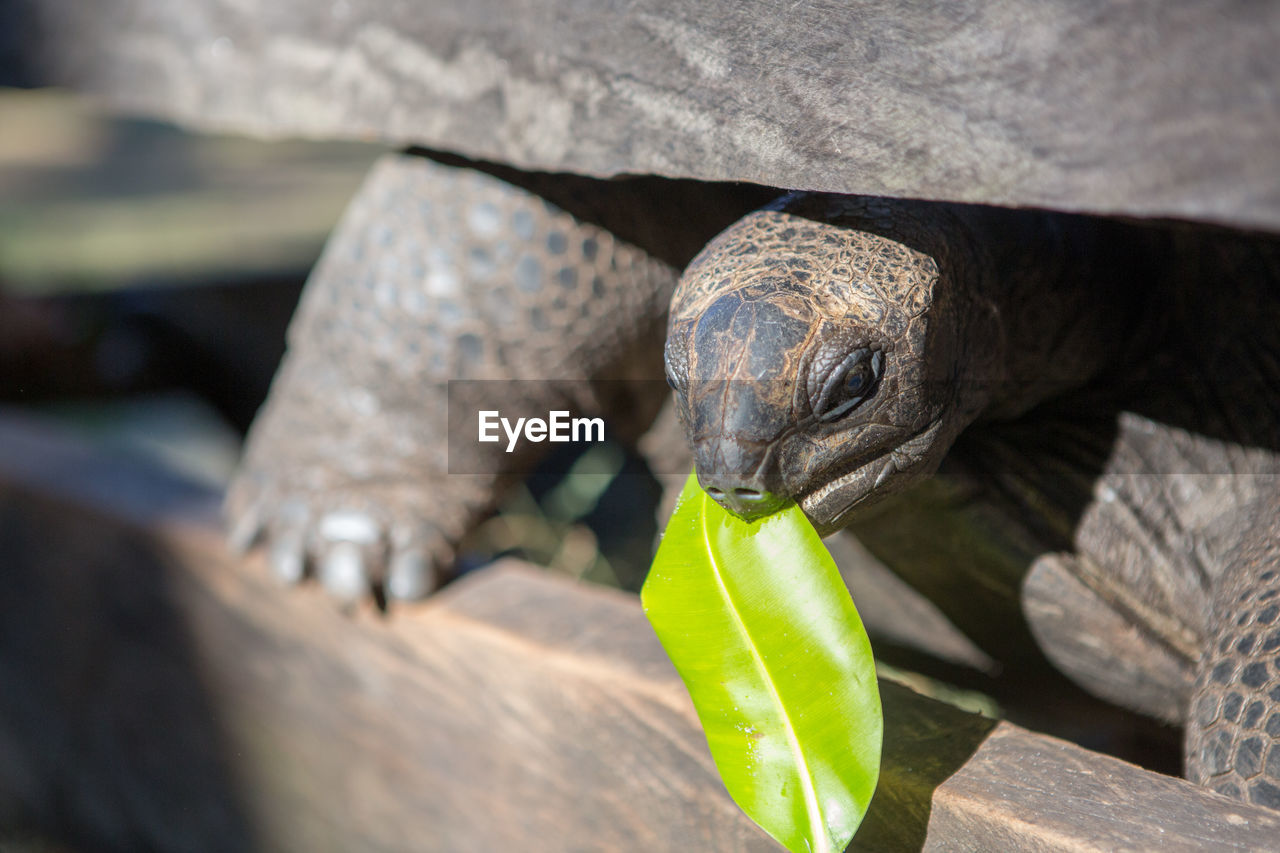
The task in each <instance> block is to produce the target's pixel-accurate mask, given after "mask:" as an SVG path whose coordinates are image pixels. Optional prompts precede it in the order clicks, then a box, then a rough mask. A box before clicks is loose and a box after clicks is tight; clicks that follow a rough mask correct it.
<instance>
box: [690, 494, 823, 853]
mask: <svg viewBox="0 0 1280 853" xmlns="http://www.w3.org/2000/svg"><path fill="white" fill-rule="evenodd" d="M699 500H701V501H702V502H703V504H702V512H699V513H698V516H699V519H698V523H699V525H700V526H701V528H702V542H703V545H704V546H705V548H706V552H707V559H708V560H709V561H710V562H711V573H712V575H713V576H714V577H715V579H716V586H717V587H719V588H720V595H721V596H722V597H723V598H724V601H725V605H726V609H728V611H729V614H730V615H731V616H732V617H733V624H734V626H735V627H736V628H737V629H738V633H739V634H740V635H741V636H742V638H743V641H744V642H745V643H746V646H747V649H748V650H749V651H750V652H751V659H752V661H753V662H754V663H755V666H756V669H757V670H758V671H759V672H760V674H761V676H762V678H763V680H764V683H765V686H766V687H767V688H768V689H769V696H770V697H772V699H773V702H774V705H775V706H776V707H777V709H778V716H779V717H780V718H781V719H782V728H783V730H784V731H785V732H786V733H787V745H788V746H790V747H791V752H792V754H793V755H794V756H795V759H796V763H797V764H798V765H799V766H800V767H801V768H802V769H803V773H801V774H800V784H801V786H802V787H803V788H804V802H805V811H806V812H807V813H808V815H809V832H810V835H811V836H812V837H813V839H814V840H815V841H816V842H817V844H818V851H819V853H824V851H829V850H830V849H831V847H830V843H829V840H828V838H827V831H826V825H825V822H824V821H823V820H822V810H821V808H820V807H819V805H818V792H817V785H816V783H815V782H814V779H813V774H812V772H811V771H810V770H809V762H808V761H806V760H805V757H804V751H803V750H802V749H801V748H800V739H799V737H797V735H796V732H795V728H794V727H793V726H792V724H791V716H790V715H789V714H788V713H787V709H786V706H785V705H784V704H783V702H782V696H781V695H779V693H778V690H777V688H776V687H774V684H773V677H772V675H771V674H770V672H769V667H767V666H766V665H765V662H764V658H762V657H761V656H760V653H759V651H757V649H756V645H755V642H754V641H753V640H752V638H751V634H750V632H748V631H747V626H746V625H744V624H743V622H742V618H741V617H740V616H739V615H738V611H737V608H736V607H735V606H734V602H733V596H731V595H730V594H729V588H728V586H726V585H725V582H724V577H723V576H722V575H721V572H720V564H719V563H718V562H717V561H716V556H715V551H714V550H713V549H712V547H711V533H710V531H708V530H707V515H708V513H707V511H706V508H707V503H706V501H707V497H706V496H705V495H701V496H699Z"/></svg>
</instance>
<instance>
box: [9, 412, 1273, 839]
mask: <svg viewBox="0 0 1280 853" xmlns="http://www.w3.org/2000/svg"><path fill="white" fill-rule="evenodd" d="M33 430H35V431H36V432H38V435H36V436H34V437H33V436H32V435H30V433H31V432H32V431H33ZM22 433H27V434H28V435H27V437H26V438H19V436H20V435H21V434H22ZM75 471H82V472H84V473H85V474H86V476H87V477H88V479H90V480H91V481H92V482H89V483H77V482H76V478H75V477H74V472H75ZM215 500H216V495H212V494H210V493H208V492H207V491H205V492H201V491H200V490H199V489H196V488H194V487H191V486H189V485H184V486H180V485H179V484H177V483H175V481H174V478H172V477H170V476H166V475H159V474H157V472H155V471H152V470H148V469H146V468H145V467H140V466H139V465H137V464H125V462H124V461H123V460H120V459H114V460H112V459H104V458H102V455H101V454H100V453H95V452H94V451H93V450H92V449H87V448H84V447H83V446H79V445H77V444H75V443H73V442H68V441H66V440H64V439H61V438H59V437H58V436H56V435H55V434H53V433H51V432H50V430H49V429H48V428H47V427H44V426H39V427H33V425H32V423H31V422H29V421H23V420H21V419H17V420H15V419H13V418H5V419H3V420H0V555H3V559H0V588H3V589H4V590H5V595H3V596H0V695H2V696H3V697H4V701H3V702H0V822H3V823H12V822H18V821H21V822H25V823H26V824H27V825H34V826H37V827H39V828H41V829H43V830H44V831H45V832H48V833H56V834H60V835H61V836H63V837H64V838H66V839H67V840H69V841H71V842H72V843H74V844H79V845H81V846H84V847H86V848H90V849H120V850H132V849H143V848H155V849H165V850H193V851H194V850H227V849H243V850H252V849H272V850H276V849H279V850H307V851H312V850H319V851H325V850H352V849H359V850H372V851H380V850H388V851H390V850H408V849H414V850H480V849H484V850H489V849H495V850H496V849H504V848H513V849H514V848H519V849H526V850H549V851H550V850H557V851H559V850H566V849H581V850H587V849H612V850H646V851H647V850H674V849H699V850H772V849H777V848H776V845H774V844H773V842H772V841H771V840H769V839H768V838H767V837H765V836H764V835H763V834H762V833H761V832H760V831H759V830H758V829H756V828H755V827H754V826H753V825H752V824H750V822H749V821H747V820H746V818H745V817H743V816H742V815H741V813H740V812H738V810H737V808H736V807H735V806H734V805H733V804H732V802H731V801H730V800H729V799H728V797H727V796H726V795H725V793H724V791H723V788H722V787H721V786H720V783H719V781H718V779H717V778H716V775H715V772H714V768H713V766H712V764H711V761H710V757H709V755H708V753H707V750H706V745H705V742H704V741H703V739H702V736H701V733H700V731H699V729H698V727H697V725H696V720H695V718H694V716H693V712H692V709H691V707H690V705H689V702H688V698H687V696H686V694H685V692H684V690H683V687H682V686H681V685H680V683H679V681H678V679H677V678H676V676H675V674H674V672H673V670H672V669H671V667H670V665H669V664H668V663H667V661H666V659H665V657H664V655H663V653H662V651H661V649H660V648H659V647H658V645H657V642H656V640H655V639H654V637H653V635H652V632H651V631H650V630H649V628H648V625H647V624H646V623H645V621H644V618H643V615H642V614H641V613H640V610H639V606H638V603H637V602H636V600H635V598H634V597H632V596H628V595H624V594H621V593H617V592H613V591H609V590H603V589H598V588H592V587H588V586H581V585H574V584H572V583H569V582H567V581H565V580H563V579H560V578H556V577H553V576H550V575H549V574H547V573H545V572H540V571H537V570H534V569H531V568H528V567H524V566H522V565H517V564H511V563H508V564H506V565H505V566H499V567H495V568H493V569H488V570H484V571H482V572H479V573H477V574H476V575H474V576H471V577H468V578H465V579H463V580H462V581H460V582H459V583H457V584H455V585H454V586H452V587H451V588H450V589H449V590H448V591H446V592H445V593H444V594H442V595H440V596H438V597H437V598H435V599H433V600H432V601H431V602H430V603H429V604H427V605H425V606H422V607H417V608H403V609H402V610H400V611H398V612H396V613H394V614H393V615H392V616H391V617H390V618H382V617H379V616H378V615H377V614H374V613H371V612H367V611H360V612H357V613H355V614H351V615H343V614H342V613H340V612H338V611H337V610H336V609H335V608H334V607H333V606H332V605H331V603H330V602H329V601H328V600H327V599H326V598H325V597H324V595H323V594H322V593H321V592H319V591H318V590H316V589H311V588H306V589H302V590H286V589H282V588H280V587H278V586H277V585H276V584H274V583H273V582H272V581H270V580H269V573H268V571H267V569H266V567H265V566H264V565H263V564H262V561H260V560H257V559H251V560H248V561H245V562H237V561H235V560H232V559H231V558H229V557H228V556H227V554H226V553H225V550H224V549H223V547H222V543H221V534H220V531H219V530H218V529H217V527H216V526H215V525H214V524H213V523H211V520H210V518H209V509H210V507H211V506H212V505H213V502H214V501H215ZM881 689H882V695H883V698H884V702H885V708H886V714H885V717H886V747H885V761H884V769H883V774H882V783H881V786H880V790H879V791H878V792H877V794H876V798H875V801H874V803H873V806H872V810H871V812H870V814H869V815H868V818H867V822H866V824H865V825H864V827H863V830H862V831H861V832H860V833H859V835H858V837H857V839H856V841H855V844H854V847H853V849H865V850H877V851H885V850H888V851H893V850H913V849H920V848H921V846H922V845H925V846H926V847H927V849H936V850H954V849H1008V847H1007V845H1004V844H1003V843H1000V844H996V843H994V842H993V839H994V840H999V841H1001V842H1003V840H1006V839H1009V838H1014V839H1016V840H1017V841H1018V846H1019V848H1020V849H1045V850H1050V849H1052V850H1060V849H1061V850H1067V849H1069V850H1086V849H1155V848H1156V847H1157V846H1159V848H1160V849H1163V850H1192V849H1202V848H1200V847H1198V846H1196V845H1198V844H1200V843H1202V842H1204V841H1206V840H1211V841H1212V842H1213V844H1214V845H1215V847H1214V849H1222V850H1257V849H1265V848H1266V846H1267V845H1268V844H1271V843H1272V842H1274V839H1275V838H1276V837H1280V836H1277V834H1276V833H1277V832H1278V831H1280V824H1277V820H1280V814H1277V813H1274V812H1269V811H1266V810H1264V809H1260V808H1258V807H1255V806H1248V805H1243V804H1236V803H1233V802H1230V801H1228V800H1225V799H1222V798H1220V797H1218V796H1217V795H1214V794H1210V793H1206V792H1204V791H1202V790H1200V789H1197V788H1194V787H1193V786H1191V785H1189V784H1187V783H1185V782H1182V781H1180V780H1176V779H1170V778H1167V777H1159V776H1155V775H1154V774H1151V773H1148V772H1146V771H1143V770H1140V769H1139V768H1136V767H1133V766H1132V765H1128V764H1125V763H1123V762H1120V761H1116V760H1114V759H1109V758H1105V757H1102V756H1098V755H1095V754H1093V753H1089V752H1087V751H1085V750H1082V749H1080V748H1078V747H1073V746H1070V745H1068V744H1064V743H1062V742H1060V741H1056V740H1054V739H1052V738H1046V737H1043V736H1040V735H1036V734H1033V733H1030V732H1027V731H1025V730H1021V729H1017V728H1016V727H1013V726H1008V725H1001V726H1000V727H999V728H998V729H996V733H995V734H994V735H991V736H989V735H990V734H991V729H992V725H993V724H992V723H991V722H990V721H985V720H982V719H981V718H978V717H976V716H972V715H968V714H964V713H961V712H959V711H956V710H955V709H953V708H950V707H948V706H945V705H941V704H939V703H936V702H933V701H931V700H928V699H924V698H922V697H920V696H917V695H916V694H913V693H911V692H910V691H907V690H906V689H904V688H901V687H898V686H896V685H893V684H891V683H888V682H882V685H881ZM957 771H958V772H957ZM939 785H942V787H941V788H938V786H939ZM935 789H937V794H936V795H935V793H934V791H935ZM1117 792H1123V793H1124V795H1125V797H1124V799H1123V800H1118V799H1117ZM1073 815H1074V818H1075V819H1074V820H1073V819H1072V816H1073ZM1184 816H1185V817H1184ZM1037 845H1038V846H1037ZM1099 845H1102V846H1099Z"/></svg>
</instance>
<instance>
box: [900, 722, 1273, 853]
mask: <svg viewBox="0 0 1280 853" xmlns="http://www.w3.org/2000/svg"><path fill="white" fill-rule="evenodd" d="M1132 827H1145V831H1144V832H1143V834H1141V835H1139V834H1135V833H1133V832H1132V831H1131V828H1132ZM926 846H927V847H928V848H932V849H937V850H1019V851H1026V853H1040V851H1071V853H1084V851H1097V853H1122V851H1148V850H1160V851H1175V850H1176V851H1184V850H1185V851H1188V853H1191V851H1202V850H1280V812H1274V811H1270V810H1268V809H1257V808H1256V807H1254V806H1245V805H1243V804H1240V805H1237V804H1236V803H1233V802H1231V801H1229V800H1224V799H1223V798H1221V797H1219V796H1217V795H1216V794H1211V793H1209V792H1208V791H1205V790H1203V789H1199V788H1193V787H1191V786H1189V785H1188V784H1187V783H1186V782H1184V781H1183V780H1181V779H1174V778H1172V777H1169V776H1159V775H1157V774H1154V773H1142V772H1141V771H1135V768H1133V767H1132V766H1130V765H1127V764H1124V763H1123V762H1121V761H1117V760H1116V759H1114V758H1109V757H1107V756H1105V755H1098V754H1097V753H1094V752H1089V751H1088V750H1085V749H1081V748H1080V747H1078V746H1075V745H1073V744H1069V743H1064V742H1062V741H1058V740H1053V739H1051V738H1043V737H1036V736H1035V735H1032V734H1030V733H1028V732H1026V731H1023V730H1020V729H1017V728H1015V727H1013V726H1010V725H1008V724H1007V723H1001V724H1000V725H999V726H997V727H996V729H995V731H993V732H992V733H991V735H990V736H989V737H988V738H987V739H986V741H985V742H984V743H983V745H982V749H980V750H978V752H977V753H976V754H975V755H974V756H973V758H972V759H971V760H970V761H969V763H968V764H966V765H965V766H964V768H963V769H962V770H961V771H960V772H959V773H957V774H956V775H954V776H952V777H951V778H950V779H948V780H947V781H946V782H945V783H943V784H942V785H941V786H940V787H939V788H938V790H937V792H936V793H935V794H934V796H933V814H932V815H931V816H930V819H929V843H928V844H927V845H926Z"/></svg>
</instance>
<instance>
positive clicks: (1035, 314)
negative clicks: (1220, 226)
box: [948, 207, 1151, 419]
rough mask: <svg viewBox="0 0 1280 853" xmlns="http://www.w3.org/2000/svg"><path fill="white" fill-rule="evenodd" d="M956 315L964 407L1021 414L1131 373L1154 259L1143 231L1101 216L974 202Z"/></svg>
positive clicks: (966, 223) (963, 212) (957, 262)
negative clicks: (1104, 378) (1111, 374)
mask: <svg viewBox="0 0 1280 853" xmlns="http://www.w3.org/2000/svg"><path fill="white" fill-rule="evenodd" d="M957 219H958V220H959V222H960V223H961V228H960V229H959V230H960V234H959V235H958V237H959V239H957V240H956V241H955V242H956V244H957V245H958V247H959V251H958V252H957V253H956V257H954V258H951V259H948V262H949V264H950V265H951V266H952V268H953V269H952V271H953V272H954V274H955V276H956V279H955V280H956V281H957V282H960V281H963V282H964V283H965V285H964V286H963V287H957V290H959V291H961V292H967V293H968V294H971V296H970V297H969V298H967V299H962V300H961V304H960V305H959V306H958V310H957V311H956V312H955V315H956V319H957V322H958V323H959V324H961V328H960V329H959V330H958V337H959V339H960V340H962V341H965V342H966V347H967V350H966V351H965V352H963V353H962V359H963V362H962V364H963V366H964V368H963V369H964V371H966V372H962V373H961V375H962V376H966V375H967V377H969V379H968V384H972V385H973V386H974V387H973V388H972V389H961V392H960V393H961V394H962V397H967V398H969V399H964V400H963V401H962V408H965V409H968V410H971V411H973V412H974V414H975V418H974V419H979V418H981V419H1005V418H1012V417H1016V416H1018V415H1020V414H1022V413H1023V412H1025V411H1027V410H1028V409H1030V408H1032V407H1034V406H1035V405H1037V404H1039V403H1041V402H1043V401H1045V400H1047V399H1049V398H1051V397H1054V396H1057V395H1059V394H1062V393H1064V392H1066V391H1070V390H1072V389H1074V388H1078V387H1080V386H1081V385H1083V384H1085V383H1086V382H1089V381H1090V380H1092V379H1094V378H1095V377H1097V376H1099V375H1100V374H1104V373H1106V372H1107V371H1108V370H1117V371H1118V370H1121V369H1122V367H1123V365H1124V364H1125V363H1126V361H1127V360H1128V355H1129V354H1130V353H1131V352H1133V350H1134V349H1135V345H1136V344H1135V342H1136V341H1137V340H1138V339H1140V338H1141V337H1142V331H1141V329H1140V328H1139V324H1140V323H1141V318H1142V317H1143V316H1144V314H1145V312H1143V311H1142V310H1141V302H1142V300H1143V298H1144V294H1145V293H1147V292H1149V288H1148V287H1146V286H1145V282H1144V278H1146V277H1149V275H1150V269H1151V265H1150V264H1149V263H1147V262H1145V261H1144V258H1146V257H1148V254H1149V253H1148V252H1147V251H1146V249H1145V240H1146V238H1145V235H1144V233H1143V231H1142V230H1141V229H1137V228H1133V227H1129V226H1124V225H1120V224H1118V223H1113V222H1109V221H1106V220H1101V219H1093V218H1086V217H1081V216H1072V215H1066V214H1049V213H1040V212H1027V211H1009V210H1002V209H997V208H972V207H965V208H962V209H960V210H959V211H958V212H957Z"/></svg>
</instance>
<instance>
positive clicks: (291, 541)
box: [270, 533, 306, 584]
mask: <svg viewBox="0 0 1280 853" xmlns="http://www.w3.org/2000/svg"><path fill="white" fill-rule="evenodd" d="M270 562H271V571H272V572H273V573H274V574H275V576H276V577H277V578H279V579H280V581H281V582H283V583H287V584H295V583H298V582H299V581H301V580H302V575H303V573H304V572H305V571H306V559H305V557H304V555H303V551H302V537H301V536H300V535H298V534H296V533H295V534H285V535H283V536H279V537H276V538H275V539H274V540H273V541H272V543H271V557H270Z"/></svg>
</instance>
